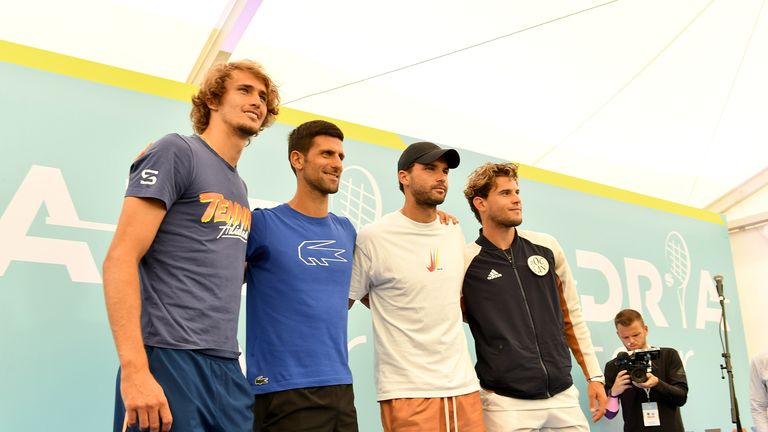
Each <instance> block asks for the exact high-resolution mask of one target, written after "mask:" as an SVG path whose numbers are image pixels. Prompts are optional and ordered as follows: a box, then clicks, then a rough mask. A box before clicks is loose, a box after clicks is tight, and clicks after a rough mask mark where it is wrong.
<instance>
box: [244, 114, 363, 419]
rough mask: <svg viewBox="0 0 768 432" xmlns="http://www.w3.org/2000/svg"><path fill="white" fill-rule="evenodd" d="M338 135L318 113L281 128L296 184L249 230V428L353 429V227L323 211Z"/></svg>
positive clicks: (337, 172)
mask: <svg viewBox="0 0 768 432" xmlns="http://www.w3.org/2000/svg"><path fill="white" fill-rule="evenodd" d="M343 140H344V135H343V134H342V132H341V130H340V129H339V128H338V127H337V126H336V125H334V124H333V123H329V122H327V121H323V120H315V121H310V122H307V123H304V124H302V125H300V126H299V127H297V128H296V129H294V130H293V131H292V132H291V134H290V135H289V137H288V160H289V161H290V163H291V169H292V170H293V172H294V174H295V175H296V183H297V187H296V194H295V195H294V196H293V198H292V199H291V200H290V201H288V203H286V204H282V205H280V206H277V207H275V208H272V209H257V210H255V211H254V212H253V215H252V219H251V232H250V236H249V237H248V250H247V271H246V280H247V283H248V294H247V298H246V348H245V351H246V357H245V358H246V364H247V366H248V373H247V377H248V381H249V383H250V385H251V390H252V392H253V394H254V395H255V404H254V407H253V412H254V417H255V423H254V427H253V430H254V431H270V432H279V431H297V430H307V431H309V430H311V431H314V432H326V431H327V432H348V431H357V415H356V411H355V405H354V394H353V391H352V373H351V372H350V369H349V365H348V362H349V355H348V351H347V306H348V300H347V295H348V293H349V281H350V277H351V272H352V254H353V251H354V247H355V237H356V234H355V229H354V227H353V226H352V224H351V223H350V221H349V220H348V219H347V218H345V217H340V216H336V215H335V214H333V213H329V212H328V195H329V194H332V193H336V192H337V191H338V189H339V180H340V177H341V172H342V170H343V166H342V161H343V159H344V149H343V147H342V141H343Z"/></svg>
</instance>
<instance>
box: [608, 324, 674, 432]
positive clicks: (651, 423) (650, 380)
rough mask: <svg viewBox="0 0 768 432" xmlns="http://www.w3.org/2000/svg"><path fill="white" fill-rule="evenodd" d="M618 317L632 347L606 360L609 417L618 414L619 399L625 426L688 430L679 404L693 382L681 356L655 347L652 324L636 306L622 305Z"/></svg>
mask: <svg viewBox="0 0 768 432" xmlns="http://www.w3.org/2000/svg"><path fill="white" fill-rule="evenodd" d="M613 322H614V324H615V325H616V334H618V335H619V339H621V342H622V343H623V344H624V347H625V348H626V349H627V350H628V351H629V352H628V353H625V352H621V353H619V355H618V356H617V357H616V358H615V359H613V360H611V361H609V362H608V363H606V364H605V389H606V391H607V393H608V397H609V400H608V409H607V410H606V413H605V416H606V417H607V418H609V419H610V418H613V417H615V416H616V414H617V413H618V411H619V401H620V402H621V411H622V417H623V418H624V430H625V431H642V430H653V431H661V432H666V431H675V432H683V431H684V430H685V429H684V427H683V419H682V418H681V416H680V407H681V406H683V405H684V404H685V401H686V400H687V398H688V382H687V381H686V378H685V369H684V368H683V362H682V361H681V360H680V355H678V353H677V351H676V350H675V349H673V348H650V346H649V345H648V343H647V341H646V337H647V336H648V326H647V325H645V322H644V321H643V316H642V315H640V313H639V312H637V311H636V310H633V309H624V310H622V311H621V312H619V313H618V314H616V318H614V320H613ZM643 370H645V373H643Z"/></svg>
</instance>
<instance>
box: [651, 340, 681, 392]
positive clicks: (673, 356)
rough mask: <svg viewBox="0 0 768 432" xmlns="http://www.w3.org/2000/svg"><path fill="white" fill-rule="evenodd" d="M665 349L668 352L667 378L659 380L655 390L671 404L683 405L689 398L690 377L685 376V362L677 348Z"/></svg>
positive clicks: (665, 363) (666, 361)
mask: <svg viewBox="0 0 768 432" xmlns="http://www.w3.org/2000/svg"><path fill="white" fill-rule="evenodd" d="M664 351H666V352H667V353H668V354H667V356H666V359H665V361H664V368H665V369H666V379H665V380H664V381H662V380H659V383H658V384H656V386H655V387H654V388H653V390H654V391H655V392H656V393H657V394H658V396H659V399H663V400H664V402H666V403H668V404H669V405H673V406H683V405H685V402H686V401H687V400H688V379H687V378H686V376H685V369H684V368H683V362H682V360H680V355H679V354H678V353H677V350H674V349H668V350H664ZM662 352H663V351H662Z"/></svg>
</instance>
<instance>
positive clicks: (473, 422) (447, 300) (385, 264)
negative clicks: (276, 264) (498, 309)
mask: <svg viewBox="0 0 768 432" xmlns="http://www.w3.org/2000/svg"><path fill="white" fill-rule="evenodd" d="M458 165H459V154H458V152H457V151H456V150H453V149H442V148H440V147H438V146H437V145H435V144H432V143H428V142H418V143H414V144H411V145H410V146H408V148H406V149H405V150H404V151H403V153H402V155H401V156H400V159H399V161H398V164H397V169H398V173H397V175H398V180H399V183H400V190H401V191H402V192H403V194H404V195H405V204H404V205H403V208H402V209H400V210H399V211H397V212H393V213H390V214H387V215H385V216H384V217H383V218H381V219H380V220H378V221H376V222H374V223H373V224H371V225H368V226H366V227H365V228H363V229H362V230H361V231H360V233H359V234H358V237H357V246H356V249H355V256H354V264H353V270H352V282H351V284H350V293H349V298H350V305H351V303H352V302H354V301H355V300H362V302H363V303H365V304H366V305H368V306H369V307H370V309H371V317H372V320H373V332H374V348H375V358H376V360H375V369H376V383H377V399H378V401H379V403H380V408H381V421H382V425H383V426H384V431H385V432H389V431H393V432H396V431H405V430H409V431H411V430H429V431H454V430H455V431H462V432H479V431H484V430H485V427H484V425H483V414H482V406H481V402H480V396H479V392H478V391H479V388H480V387H479V384H478V381H477V376H476V375H475V371H474V369H473V367H472V362H471V360H470V357H469V352H468V348H467V340H466V337H465V336H464V331H463V328H462V317H461V307H460V299H461V285H462V280H463V277H464V257H463V252H462V251H463V245H464V235H463V233H462V231H461V228H460V227H459V226H458V225H455V224H448V225H443V224H441V223H440V221H439V219H438V215H437V205H438V204H442V203H443V201H444V200H445V197H446V194H447V192H448V171H449V170H450V169H452V168H456V167H457V166H458Z"/></svg>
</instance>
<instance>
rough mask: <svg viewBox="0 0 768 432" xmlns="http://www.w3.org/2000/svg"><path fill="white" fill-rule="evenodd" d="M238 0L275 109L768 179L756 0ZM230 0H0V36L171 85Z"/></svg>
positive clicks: (654, 167) (623, 164)
mask: <svg viewBox="0 0 768 432" xmlns="http://www.w3.org/2000/svg"><path fill="white" fill-rule="evenodd" d="M239 2H240V3H242V2H246V3H251V6H253V5H254V4H255V5H256V6H258V9H257V10H256V13H255V15H254V16H253V19H252V20H251V21H250V25H249V26H248V28H247V29H246V30H245V32H244V33H243V34H242V37H238V38H237V44H236V45H235V47H234V50H233V51H232V55H231V58H232V59H239V58H252V59H255V60H257V61H259V62H261V63H263V64H264V65H265V66H266V67H267V69H268V70H269V72H270V73H271V74H272V75H273V76H274V77H275V78H276V79H277V81H278V82H279V83H280V84H281V93H282V97H283V100H284V102H285V105H286V106H288V107H291V108H296V109H300V110H304V111H309V112H315V113H319V114H323V115H326V116H330V117H335V118H339V119H343V120H347V121H351V122H354V123H360V124H363V125H366V126H372V127H376V128H380V129H385V130H389V131H393V132H397V133H401V134H405V135H409V136H413V137H417V138H423V139H428V140H432V141H435V142H439V143H441V144H445V145H449V146H454V147H459V148H466V149H471V150H474V151H477V152H481V153H486V154H492V155H494V156H498V157H502V158H505V159H509V160H514V161H518V162H522V163H525V164H529V165H534V166H537V167H540V168H544V169H548V170H552V171H556V172H560V173H563V174H568V175H572V176H576V177H580V178H584V179H588V180H592V181H596V182H599V183H603V184H607V185H611V186H615V187H619V188H623V189H627V190H631V191H634V192H639V193H643V194H647V195H651V196H655V197H659V198H663V199H667V200H670V201H674V202H679V203H683V204H688V205H691V206H694V207H699V208H703V207H705V206H707V205H708V204H710V203H712V202H713V201H715V200H717V199H718V198H720V197H721V196H723V195H724V194H726V193H727V192H729V191H731V190H732V189H734V188H737V187H739V186H742V185H744V184H745V182H746V181H747V180H748V179H750V178H753V177H754V176H755V175H758V174H760V173H763V175H762V176H760V175H758V177H756V178H755V179H753V181H752V182H751V183H749V184H751V185H752V186H751V187H752V188H753V189H755V190H759V189H760V188H763V187H764V186H765V184H766V182H767V181H768V180H766V179H765V177H768V175H765V172H766V171H765V169H766V167H768V145H766V143H768V121H767V120H768V102H766V101H768V80H766V77H768V8H766V7H764V3H765V0H678V1H671V0H615V1H609V0H602V1H595V0H557V1H554V0H553V1H532V0H496V1H493V0H474V1H471V2H469V1H455V0H390V1H386V2H373V1H365V0H263V2H259V1H254V0H239ZM235 3H237V1H235V0H232V1H226V0H165V1H162V0H155V1H152V0H109V1H108V0H71V1H67V2H61V1H55V0H30V1H26V2H11V1H9V0H3V5H2V14H0V39H3V40H8V41H11V42H16V43H20V44H25V45H29V46H34V47H38V48H42V49H46V50H50V51H55V52H59V53H63V54H67V55H72V56H75V57H80V58H84V59H88V60H92V61H97V62H101V63H105V64H110V65H114V66H118V67H122V68H126V69H131V70H135V71H139V72H143V73H147V74H151V75H156V76H161V77H165V78H170V79H173V80H177V81H182V82H183V81H186V80H187V79H188V77H189V75H190V72H191V71H192V69H193V68H194V66H195V64H196V61H197V60H198V57H199V56H200V53H201V52H203V51H204V50H205V49H206V42H207V41H209V35H211V33H212V31H214V29H216V28H218V27H221V26H222V20H225V19H226V17H227V15H228V13H229V14H231V12H228V11H230V10H231V8H232V7H233V4H235ZM742 192H743V191H742ZM712 208H714V209H715V210H724V207H721V208H715V207H712ZM763 211H765V210H763Z"/></svg>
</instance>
